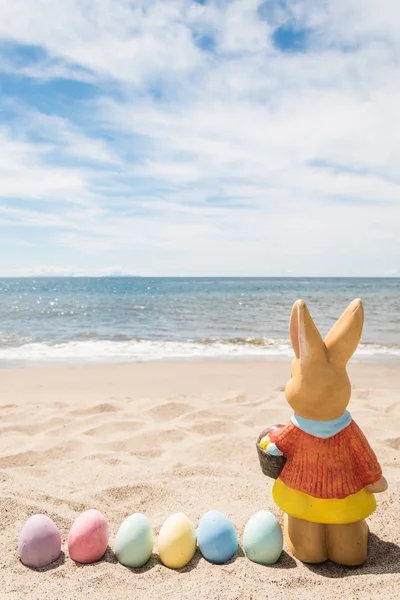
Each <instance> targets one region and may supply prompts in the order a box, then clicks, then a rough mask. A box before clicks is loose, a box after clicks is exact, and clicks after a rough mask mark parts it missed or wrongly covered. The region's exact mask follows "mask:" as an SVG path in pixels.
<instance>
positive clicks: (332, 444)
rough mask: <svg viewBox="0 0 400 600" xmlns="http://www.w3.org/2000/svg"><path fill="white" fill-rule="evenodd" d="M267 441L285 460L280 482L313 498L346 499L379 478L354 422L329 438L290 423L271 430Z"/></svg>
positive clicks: (379, 473) (365, 440)
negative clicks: (277, 449) (314, 434)
mask: <svg viewBox="0 0 400 600" xmlns="http://www.w3.org/2000/svg"><path fill="white" fill-rule="evenodd" d="M269 438H270V440H271V442H273V443H274V444H275V445H276V446H277V448H279V450H280V451H281V452H282V453H283V455H284V456H285V457H286V458H287V461H286V464H285V466H284V468H283V470H282V473H281V474H280V477H279V479H280V480H281V481H282V482H283V483H284V484H285V485H286V486H288V487H290V488H292V489H294V490H297V491H299V492H304V493H305V494H309V495H310V496H313V497H314V498H338V499H341V498H346V497H347V496H350V495H351V494H356V493H357V492H359V491H360V490H362V489H363V488H364V487H365V486H366V485H369V484H371V483H375V482H376V481H378V480H379V479H380V478H381V476H382V470H381V467H380V465H379V463H378V460H377V458H376V455H375V453H374V452H373V450H372V449H371V447H370V445H369V444H368V441H367V439H366V437H365V436H364V434H363V433H362V431H361V429H360V428H359V427H358V425H357V424H356V423H355V422H354V421H351V423H350V424H349V425H348V426H347V427H345V429H342V431H339V433H337V434H336V435H333V436H332V437H330V438H318V437H315V436H313V435H310V434H308V433H305V432H304V431H302V430H301V429H299V428H298V427H296V426H295V425H294V424H293V423H289V424H288V425H286V426H285V427H282V428H281V429H276V430H274V431H271V432H270V433H269Z"/></svg>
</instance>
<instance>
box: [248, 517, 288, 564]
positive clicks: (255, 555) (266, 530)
mask: <svg viewBox="0 0 400 600" xmlns="http://www.w3.org/2000/svg"><path fill="white" fill-rule="evenodd" d="M282 549H283V535H282V529H281V526H280V525H279V522H278V520H277V518H276V517H275V516H274V515H273V514H272V513H271V512H269V511H268V510H260V511H259V512H257V513H255V514H254V515H253V516H252V517H251V518H250V519H249V520H248V522H247V525H246V527H245V529H244V533H243V550H244V552H245V554H246V556H247V558H248V559H249V560H251V561H252V562H255V563H259V564H260V565H273V564H274V563H276V561H277V560H278V559H279V557H280V555H281V554H282Z"/></svg>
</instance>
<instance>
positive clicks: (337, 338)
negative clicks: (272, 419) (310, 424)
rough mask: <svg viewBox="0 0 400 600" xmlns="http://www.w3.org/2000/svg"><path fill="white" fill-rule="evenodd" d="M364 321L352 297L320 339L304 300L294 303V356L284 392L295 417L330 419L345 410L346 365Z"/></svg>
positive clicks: (347, 392)
mask: <svg viewBox="0 0 400 600" xmlns="http://www.w3.org/2000/svg"><path fill="white" fill-rule="evenodd" d="M363 324H364V309H363V305H362V302H361V300H359V299H356V300H353V302H351V303H350V305H349V306H348V307H347V309H346V310H345V312H344V313H343V314H342V316H341V317H340V318H339V319H338V321H337V322H336V323H335V325H334V326H333V327H332V329H331V330H330V332H329V333H328V335H327V336H326V338H325V340H323V339H322V337H321V335H320V333H319V331H318V329H317V327H316V326H315V323H314V321H313V320H312V317H311V315H310V313H309V311H308V308H307V305H306V303H305V302H304V300H297V302H295V304H294V306H293V309H292V314H291V318H290V328H289V331H290V340H291V342H292V346H293V350H294V353H295V358H294V359H293V361H292V376H291V378H290V380H289V381H288V383H287V384H286V387H285V394H286V398H287V401H288V403H289V404H290V406H291V407H292V409H293V410H294V412H295V413H296V414H297V415H298V416H300V417H303V418H305V419H312V420H318V421H329V420H331V419H336V418H338V417H340V416H341V415H342V414H343V413H344V411H345V410H346V407H347V405H348V403H349V401H350V395H351V384H350V380H349V377H348V375H347V371H346V365H347V363H348V361H349V360H350V358H351V357H352V355H353V354H354V352H355V350H356V348H357V345H358V342H359V340H360V337H361V332H362V328H363Z"/></svg>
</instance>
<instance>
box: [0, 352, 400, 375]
mask: <svg viewBox="0 0 400 600" xmlns="http://www.w3.org/2000/svg"><path fill="white" fill-rule="evenodd" d="M293 357H294V355H293V354H292V355H288V354H273V353H271V354H263V355H253V354H247V355H246V354H241V355H225V356H224V355H221V356H218V355H215V356H207V355H205V356H197V355H193V356H187V357H182V356H177V357H174V356H167V357H145V358H129V357H126V358H125V359H124V358H121V357H120V356H116V357H115V359H113V358H112V357H110V356H109V357H104V358H98V357H96V358H92V359H90V358H82V357H77V358H76V359H73V358H53V359H50V358H44V359H23V358H21V359H2V358H0V372H4V371H15V370H24V371H25V370H32V369H33V370H35V369H47V368H49V369H54V368H56V369H57V368H60V369H62V368H63V367H66V368H68V367H112V366H117V367H118V366H134V365H147V364H148V365H160V364H164V363H165V364H173V365H177V364H182V365H185V364H198V363H206V364H213V363H216V364H221V363H232V364H238V363H239V364H240V363H245V364H248V363H261V364H271V363H272V364H273V363H278V364H282V363H287V364H288V365H290V363H291V361H292V359H293ZM349 364H350V365H351V364H356V365H383V366H384V365H389V366H391V365H392V366H396V365H398V366H400V354H390V353H377V354H359V355H357V354H355V355H354V356H353V357H352V359H351V361H350V363H349Z"/></svg>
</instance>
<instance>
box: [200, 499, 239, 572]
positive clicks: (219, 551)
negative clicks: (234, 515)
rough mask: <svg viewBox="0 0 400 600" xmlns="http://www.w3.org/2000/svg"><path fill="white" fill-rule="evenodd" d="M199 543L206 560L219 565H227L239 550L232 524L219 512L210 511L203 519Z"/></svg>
mask: <svg viewBox="0 0 400 600" xmlns="http://www.w3.org/2000/svg"><path fill="white" fill-rule="evenodd" d="M197 543H198V546H199V550H200V552H201V553H202V555H203V556H204V558H205V559H206V560H208V561H209V562H211V563H215V564H217V565H221V564H223V563H226V562H227V561H228V560H229V559H230V558H232V556H233V555H234V554H235V553H236V552H237V549H238V538H237V534H236V530H235V528H234V526H233V524H232V522H231V521H230V520H229V519H228V517H227V516H226V515H224V514H223V513H220V512H218V511H217V510H210V511H209V512H207V513H206V514H205V515H204V517H203V518H202V519H201V521H200V523H199V527H198V530H197Z"/></svg>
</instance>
